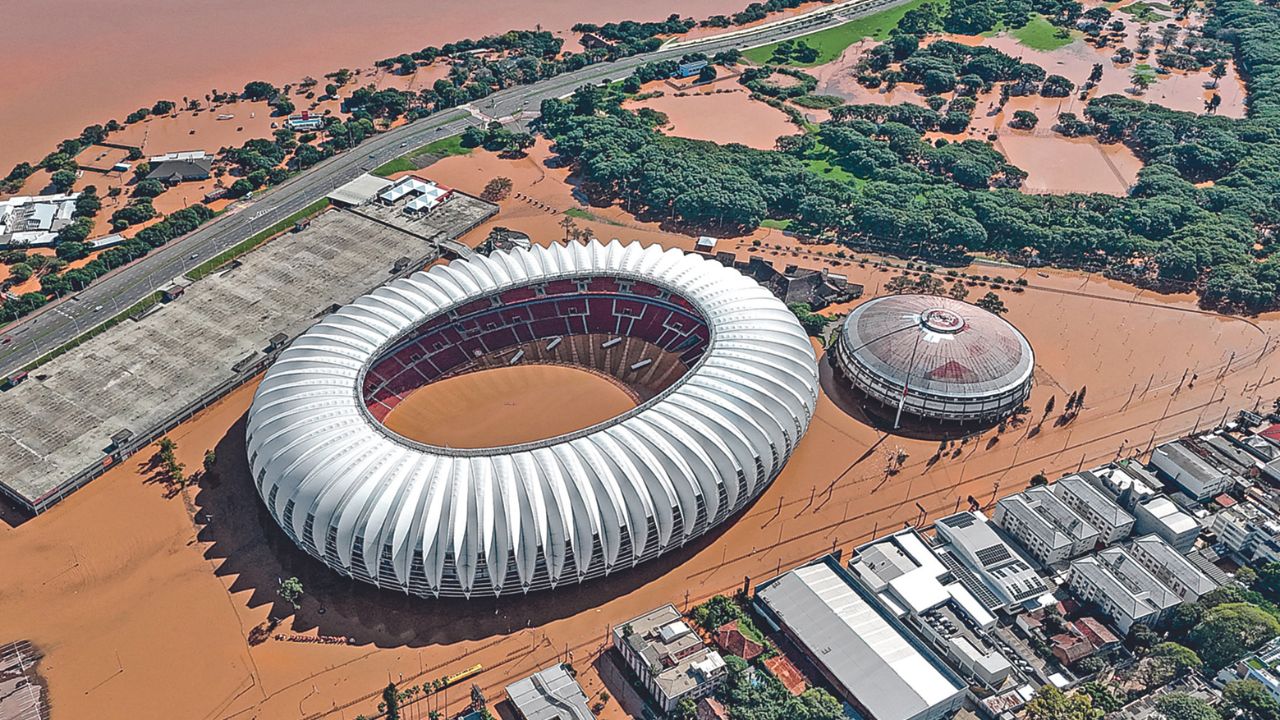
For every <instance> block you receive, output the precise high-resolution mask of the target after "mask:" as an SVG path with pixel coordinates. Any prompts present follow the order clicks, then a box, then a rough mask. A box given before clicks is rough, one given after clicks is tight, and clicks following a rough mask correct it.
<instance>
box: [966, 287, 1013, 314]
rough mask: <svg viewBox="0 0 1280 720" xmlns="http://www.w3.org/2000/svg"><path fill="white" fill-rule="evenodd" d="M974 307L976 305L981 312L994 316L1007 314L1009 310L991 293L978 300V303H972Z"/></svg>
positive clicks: (997, 296) (998, 297)
mask: <svg viewBox="0 0 1280 720" xmlns="http://www.w3.org/2000/svg"><path fill="white" fill-rule="evenodd" d="M974 305H977V306H978V307H980V308H982V309H983V310H986V311H987V312H989V313H992V314H994V315H1003V314H1005V313H1007V312H1009V308H1007V307H1005V306H1004V301H1003V300H1001V299H1000V296H999V295H997V294H995V293H993V292H988V293H987V294H986V295H983V296H982V297H980V298H978V302H976V303H974Z"/></svg>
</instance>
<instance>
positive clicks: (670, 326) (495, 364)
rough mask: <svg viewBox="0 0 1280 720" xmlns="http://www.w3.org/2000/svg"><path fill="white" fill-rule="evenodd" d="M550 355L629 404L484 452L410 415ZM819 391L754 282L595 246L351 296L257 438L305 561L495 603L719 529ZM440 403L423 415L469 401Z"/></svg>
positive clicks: (394, 585) (773, 466) (508, 259)
mask: <svg viewBox="0 0 1280 720" xmlns="http://www.w3.org/2000/svg"><path fill="white" fill-rule="evenodd" d="M557 365H558V366H571V367H574V368H580V369H584V370H586V371H589V372H590V373H592V374H593V375H597V376H599V377H600V378H606V379H607V380H608V381H609V382H611V383H614V384H616V385H617V386H618V387H620V388H623V389H625V390H626V392H627V393H628V396H629V397H630V398H632V399H633V400H634V402H633V403H630V407H629V409H624V410H623V411H621V412H620V413H617V414H615V415H614V416H612V417H607V418H600V419H595V420H592V421H591V424H589V425H588V426H586V427H578V428H575V429H572V430H568V431H564V432H561V431H560V430H556V431H555V432H559V434H556V435H554V436H552V437H541V438H537V439H534V440H530V441H527V442H518V443H514V444H502V445H488V446H486V445H485V444H484V443H483V442H477V443H473V445H474V446H466V447H459V446H457V445H454V444H440V443H438V442H437V443H432V442H424V441H423V440H422V439H421V437H424V436H422V435H419V434H418V433H416V432H414V431H413V430H414V428H413V423H412V422H406V421H405V420H404V418H415V417H418V416H413V415H409V416H400V415H399V413H400V409H401V408H402V407H404V406H409V405H413V404H415V402H416V400H415V398H417V397H419V395H418V394H419V393H424V392H432V388H433V387H434V388H436V389H437V390H438V389H439V388H440V387H443V385H444V384H445V383H450V382H458V381H470V380H484V379H485V378H486V375H487V374H486V372H485V371H489V370H493V371H497V372H507V371H508V370H509V369H512V368H517V369H518V368H521V367H524V366H530V367H528V368H527V369H529V370H535V369H537V368H545V367H548V366H557ZM534 366H536V367H534ZM503 387H506V386H503ZM511 387H517V386H515V385H512V386H511ZM817 395H818V373H817V361H816V358H815V356H814V352H813V348H812V346H811V344H810V341H809V339H808V337H807V336H806V334H805V333H804V331H803V330H802V328H801V327H800V325H799V323H798V322H797V321H796V319H795V317H794V316H793V315H792V313H791V312H790V311H789V310H788V309H787V308H786V307H785V306H784V305H783V304H782V303H781V302H780V301H778V300H777V299H776V298H775V297H774V296H773V295H771V294H770V293H769V292H768V291H767V290H765V289H764V288H762V287H761V286H759V285H758V284H757V283H755V282H754V281H752V280H750V279H749V278H747V277H745V276H743V275H742V274H741V273H739V272H737V271H736V270H734V269H732V268H728V267H725V266H723V265H720V264H719V263H717V262H714V261H711V260H708V259H705V258H703V257H700V256H697V255H690V254H686V253H684V252H681V251H679V250H663V249H662V248H660V247H657V246H649V247H641V246H640V245H639V244H635V243H633V244H629V245H623V244H620V243H618V242H616V241H615V242H613V243H611V244H609V245H603V244H600V243H598V242H592V243H590V244H573V245H553V246H551V247H538V246H535V247H532V248H529V249H520V250H514V251H510V252H498V253H494V254H492V255H490V256H476V257H474V258H470V259H467V260H459V261H455V262H452V263H450V264H447V265H438V266H435V267H432V268H431V269H430V270H428V271H426V272H418V273H414V274H413V275H411V276H410V277H407V278H403V279H399V280H395V281H393V282H391V283H388V284H387V285H385V286H383V287H380V288H378V289H376V290H374V291H373V292H371V293H369V294H367V295H365V296H363V297H360V298H358V299H356V300H355V301H354V302H352V303H351V304H350V305H347V306H346V307H343V308H341V309H340V310H338V311H337V312H335V313H333V314H331V315H329V316H327V317H326V318H324V319H323V320H321V321H320V322H319V323H317V324H316V325H314V326H313V327H312V328H311V329H309V330H308V331H307V332H305V333H304V334H302V335H301V336H299V337H298V338H297V339H296V340H295V341H294V342H293V343H292V344H291V345H290V346H289V347H288V349H286V350H285V351H284V352H282V353H281V355H280V357H279V358H278V359H277V360H276V362H275V363H274V364H273V365H272V367H271V368H270V369H269V370H268V371H267V373H266V376H265V378H264V379H263V380H262V383H261V385H260V387H259V388H258V390H257V393H256V395H255V396H254V400H253V405H252V407H251V408H250V410H249V416H248V423H247V429H246V435H247V444H248V453H249V464H250V467H251V469H252V472H253V478H254V481H255V484H256V486H257V489H258V492H259V493H260V495H261V497H262V500H263V501H264V502H265V503H266V506H267V508H268V510H269V511H270V513H271V515H272V516H273V517H274V518H275V519H276V521H277V522H278V523H279V524H280V527H281V528H283V529H284V532H285V533H286V534H287V535H288V536H289V537H290V538H291V539H292V540H293V541H294V542H295V543H296V544H297V545H298V546H299V547H300V548H302V549H303V550H304V551H306V552H307V553H308V554H310V555H312V556H313V557H315V558H317V559H319V560H320V561H321V562H323V563H324V564H326V565H328V566H329V567H331V568H333V569H334V570H336V571H338V572H340V573H342V574H344V575H346V576H348V577H351V578H355V579H358V580H361V581H364V582H367V583H372V584H374V585H377V586H378V587H382V588H387V589H394V590H397V591H400V592H404V593H407V594H412V595H418V596H423V597H470V596H473V595H482V596H488V595H495V596H496V595H502V594H514V593H525V592H530V591H534V590H541V589H545V588H553V587H556V586H557V585H565V584H573V583H579V582H582V581H584V580H588V579H591V578H596V577H600V576H603V575H607V574H610V573H611V572H615V571H618V570H621V569H624V568H629V567H632V566H634V565H636V564H638V563H640V562H644V561H646V560H650V559H653V558H655V557H658V556H659V555H662V554H664V553H666V552H669V551H671V550H673V549H675V548H678V547H680V546H681V545H683V544H684V543H686V542H688V541H689V540H691V539H692V538H695V537H697V536H699V535H702V534H704V533H706V532H707V531H709V530H711V529H712V528H714V527H716V526H717V525H719V524H721V523H723V522H725V521H726V520H727V519H728V518H730V517H731V516H733V515H734V514H735V513H737V512H738V511H739V510H741V509H742V508H743V507H744V506H745V505H747V504H748V503H750V502H751V500H752V499H754V498H755V497H757V496H758V495H759V494H760V493H761V492H763V491H764V489H765V488H766V487H768V485H769V484H770V482H772V481H773V479H774V478H775V477H776V476H777V475H778V473H779V472H780V471H781V470H782V467H783V465H784V464H785V463H786V461H787V459H788V458H789V457H790V455H791V453H792V452H793V451H794V450H795V447H796V444H797V443H798V442H799V440H800V438H801V436H803V435H804V433H805V431H806V429H807V428H808V425H809V421H810V419H811V417H812V415H813V412H814V407H815V405H816V403H817ZM449 407H451V408H453V410H451V411H450V412H455V413H456V414H455V415H454V417H453V418H450V417H443V418H442V417H440V416H436V417H435V419H434V420H433V421H431V422H433V423H436V424H440V423H442V422H443V423H445V424H452V422H453V420H454V419H456V421H457V423H458V424H462V423H464V422H465V418H464V416H465V414H466V410H467V409H468V408H470V407H471V406H469V405H467V404H465V403H463V404H454V405H451V406H449ZM615 411H616V409H615ZM558 412H559V411H558V410H550V409H549V410H547V411H546V413H545V414H547V415H551V414H554V413H558ZM397 417H401V421H400V422H399V423H398V424H397V423H394V422H393V421H394V420H395V419H396V418H397ZM556 419H557V418H556V417H547V418H546V420H547V422H546V425H547V426H548V427H553V426H554V427H559V426H557V425H556V423H555V422H553V421H554V420H556ZM535 424H537V423H535ZM391 427H396V428H397V429H396V430H392V429H391ZM428 429H429V428H428ZM428 435H429V433H428Z"/></svg>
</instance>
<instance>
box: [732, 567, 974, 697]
mask: <svg viewBox="0 0 1280 720" xmlns="http://www.w3.org/2000/svg"><path fill="white" fill-rule="evenodd" d="M756 607H757V608H759V610H760V612H761V614H762V615H763V616H764V617H765V619H766V621H767V622H768V623H769V624H770V625H772V626H773V628H774V629H775V630H781V631H782V632H783V633H784V634H786V636H787V638H788V639H790V640H791V641H792V642H793V643H794V644H795V645H796V647H798V648H799V649H800V650H801V651H803V652H804V654H805V655H806V657H807V658H808V659H809V661H810V662H812V663H813V665H814V666H815V667H817V668H818V669H819V670H820V671H821V672H822V674H823V675H824V676H825V677H826V679H827V680H828V681H829V682H830V683H831V684H832V686H834V687H835V688H836V690H837V691H838V692H839V694H840V695H841V696H842V697H843V699H844V700H846V701H847V702H849V703H850V704H851V705H853V706H854V707H856V708H857V709H858V711H859V713H860V714H861V715H862V716H863V717H864V718H866V719H867V720H942V718H948V717H951V715H953V714H954V713H955V712H956V711H957V710H959V709H960V707H961V706H962V705H963V703H964V698H965V694H966V686H965V683H964V682H963V681H962V680H961V679H960V678H959V677H958V676H956V674H955V673H954V672H952V671H951V670H950V669H949V668H947V666H946V665H945V664H943V663H942V661H941V660H940V659H939V658H938V657H937V656H936V655H934V654H933V652H932V651H930V650H929V648H928V647H927V646H925V645H924V644H923V643H921V642H920V641H919V640H917V639H916V638H915V637H914V636H912V634H911V633H910V631H909V630H907V628H906V627H904V626H903V625H902V624H901V623H900V622H899V621H898V620H897V619H896V618H894V617H893V615H891V614H889V613H887V612H885V611H884V609H883V608H881V607H880V606H879V604H878V603H876V602H874V601H873V600H872V599H871V598H870V596H869V594H867V592H866V591H865V590H864V589H863V588H861V587H859V586H858V582H857V581H856V580H855V579H854V578H853V577H852V576H850V575H849V574H848V573H847V572H845V571H844V570H843V569H842V568H841V567H840V564H839V562H837V561H836V560H835V559H834V558H832V557H825V558H822V559H820V560H817V561H815V562H814V563H812V564H810V565H806V566H804V567H801V568H797V569H795V570H792V571H790V572H788V573H785V574H783V575H782V576H780V577H778V578H775V579H773V580H770V581H769V582H767V583H765V584H763V585H761V586H760V589H759V590H758V591H757V592H756Z"/></svg>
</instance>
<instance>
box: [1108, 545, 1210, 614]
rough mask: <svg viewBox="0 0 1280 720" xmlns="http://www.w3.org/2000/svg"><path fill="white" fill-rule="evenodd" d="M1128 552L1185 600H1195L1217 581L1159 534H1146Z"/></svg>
mask: <svg viewBox="0 0 1280 720" xmlns="http://www.w3.org/2000/svg"><path fill="white" fill-rule="evenodd" d="M1129 555H1130V556H1131V557H1133V559H1134V560H1137V561H1138V562H1139V563H1141V564H1142V566H1143V567H1145V568H1146V569H1147V570H1148V571H1150V572H1151V574H1152V575H1154V576H1155V577H1156V579H1157V580H1159V581H1160V582H1162V583H1164V585H1165V587H1167V588H1169V589H1170V590H1172V591H1173V592H1174V594H1176V595H1177V596H1178V597H1179V598H1181V600H1182V601H1183V602H1195V601H1196V600H1199V599H1200V596H1202V595H1204V594H1206V593H1208V592H1209V591H1210V590H1213V589H1214V588H1216V587H1218V585H1217V584H1216V583H1215V582H1214V581H1213V580H1211V579H1209V577H1208V576H1207V575H1205V574H1204V573H1202V572H1200V569H1199V568H1197V567H1196V566H1195V564H1194V563H1192V562H1191V561H1190V560H1188V559H1187V558H1186V556H1184V555H1183V554H1182V553H1180V552H1178V551H1177V550H1174V549H1173V547H1171V546H1170V545H1169V543H1167V542H1165V541H1164V540H1162V539H1161V538H1160V537H1159V536H1157V535H1143V536H1142V537H1140V538H1136V539H1134V541H1133V542H1132V543H1130V545H1129Z"/></svg>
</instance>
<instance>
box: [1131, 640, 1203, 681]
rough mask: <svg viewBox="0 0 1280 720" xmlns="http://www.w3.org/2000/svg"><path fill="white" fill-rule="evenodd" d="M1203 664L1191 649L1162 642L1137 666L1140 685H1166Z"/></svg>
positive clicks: (1173, 643)
mask: <svg viewBox="0 0 1280 720" xmlns="http://www.w3.org/2000/svg"><path fill="white" fill-rule="evenodd" d="M1203 665H1204V663H1203V662H1201V660H1200V656H1199V655H1197V654H1196V653H1195V651H1194V650H1192V649H1191V648H1188V647H1185V646H1182V645H1179V644H1178V643H1175V642H1163V643H1160V644H1159V645H1156V646H1155V647H1154V648H1152V649H1151V652H1150V653H1149V654H1148V655H1147V656H1146V657H1145V658H1143V659H1142V661H1141V662H1140V663H1139V666H1138V673H1139V675H1140V676H1141V678H1142V683H1143V684H1144V685H1146V686H1147V687H1148V688H1157V687H1162V686H1164V685H1168V684H1169V683H1170V682H1173V681H1174V680H1175V679H1177V678H1179V677H1182V676H1183V675H1186V674H1187V673H1189V672H1191V671H1192V670H1197V669H1199V668H1200V667H1201V666H1203Z"/></svg>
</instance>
